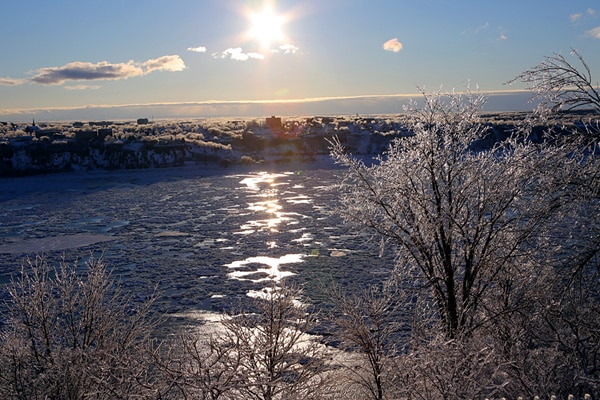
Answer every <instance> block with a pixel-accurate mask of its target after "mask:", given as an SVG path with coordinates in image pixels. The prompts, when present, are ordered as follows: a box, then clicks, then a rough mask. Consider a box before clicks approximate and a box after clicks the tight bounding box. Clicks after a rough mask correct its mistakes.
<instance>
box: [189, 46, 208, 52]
mask: <svg viewBox="0 0 600 400" xmlns="http://www.w3.org/2000/svg"><path fill="white" fill-rule="evenodd" d="M187 49H188V51H193V52H194V53H206V47H204V46H198V47H188V48H187Z"/></svg>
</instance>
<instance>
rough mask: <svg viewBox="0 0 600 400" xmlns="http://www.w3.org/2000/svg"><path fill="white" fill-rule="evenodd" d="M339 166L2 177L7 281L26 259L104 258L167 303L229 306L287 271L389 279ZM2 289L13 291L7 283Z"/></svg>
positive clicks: (312, 292)
mask: <svg viewBox="0 0 600 400" xmlns="http://www.w3.org/2000/svg"><path fill="white" fill-rule="evenodd" d="M340 173H341V171H340V170H339V169H336V168H334V167H333V166H315V165H313V166H298V165H295V166H293V167H292V166H286V165H283V166H281V167H278V168H277V170H275V169H273V168H270V169H266V167H265V169H259V168H256V167H253V168H247V169H223V170H214V171H205V170H198V169H196V168H193V167H185V168H180V169H165V170H144V171H116V172H92V173H86V174H57V175H49V176H36V177H25V178H18V179H0V279H1V280H2V282H7V281H8V280H9V276H10V274H13V273H15V272H16V271H18V269H19V266H20V265H21V263H22V262H23V260H24V259H25V258H26V257H30V258H31V257H35V256H36V254H43V255H44V256H45V257H46V258H47V259H48V260H49V261H51V262H52V263H58V262H59V260H60V259H61V258H62V257H63V256H64V257H65V259H66V260H67V261H73V260H76V259H79V260H85V258H87V257H89V256H90V254H93V255H94V256H96V257H98V256H101V255H102V256H103V258H104V260H105V262H106V264H107V265H109V267H110V268H112V269H113V273H114V275H115V276H116V277H117V278H118V279H120V280H121V281H122V283H123V286H124V287H125V288H127V289H130V290H133V291H134V292H135V293H136V295H138V296H139V299H143V298H144V297H145V296H147V295H148V294H149V293H151V292H152V290H153V288H154V287H155V286H156V287H158V291H159V294H160V300H159V302H158V305H157V306H158V307H159V309H160V311H163V312H168V313H175V312H184V311H189V310H195V309H198V310H206V311H220V310H221V309H222V308H223V306H224V305H226V304H227V303H229V302H230V301H231V300H236V299H240V298H242V299H243V298H244V296H254V295H256V294H257V293H259V292H260V290H261V289H263V288H265V287H267V286H270V285H271V284H272V282H277V281H279V280H280V279H282V278H284V277H289V278H290V279H294V280H296V281H297V282H299V283H301V284H303V285H305V287H306V292H307V293H308V294H309V296H311V299H312V300H313V301H314V302H316V303H318V302H320V301H321V300H322V299H320V297H321V295H320V294H319V293H320V292H319V290H318V288H319V287H320V286H322V285H327V284H328V282H330V281H331V280H332V279H334V280H336V281H339V282H341V283H342V284H344V285H352V284H353V283H357V284H358V283H360V284H363V283H365V282H368V281H370V280H376V279H380V277H381V274H382V273H384V272H385V271H386V270H387V269H388V267H389V262H390V261H389V259H388V260H386V259H383V258H377V252H376V250H374V249H373V247H374V246H372V245H371V244H370V243H368V240H367V239H368V238H367V237H365V236H357V235H355V234H354V233H353V232H352V231H351V230H349V229H348V228H347V227H344V226H343V225H342V224H341V223H340V220H339V218H338V217H337V216H335V215H334V214H333V213H332V209H333V206H334V205H335V201H336V193H335V191H334V190H332V187H333V185H334V184H335V183H336V182H337V180H338V178H337V177H338V176H339V175H340ZM3 295H4V293H3Z"/></svg>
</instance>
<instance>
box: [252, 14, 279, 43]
mask: <svg viewBox="0 0 600 400" xmlns="http://www.w3.org/2000/svg"><path fill="white" fill-rule="evenodd" d="M250 22H251V24H252V27H251V28H250V32H249V36H250V37H251V38H252V39H254V40H257V41H258V42H259V43H260V45H261V46H262V47H263V48H264V49H267V48H269V47H270V46H271V43H274V42H275V43H276V42H282V41H283V40H284V34H283V25H284V23H285V19H284V18H283V17H282V16H280V15H277V14H275V13H274V12H273V9H272V8H271V7H270V6H265V7H264V8H263V9H262V11H260V12H258V13H251V14H250Z"/></svg>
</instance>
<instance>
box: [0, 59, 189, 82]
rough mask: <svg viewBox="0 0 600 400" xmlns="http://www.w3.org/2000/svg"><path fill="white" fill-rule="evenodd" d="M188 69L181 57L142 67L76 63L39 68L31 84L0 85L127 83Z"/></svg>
mask: <svg viewBox="0 0 600 400" xmlns="http://www.w3.org/2000/svg"><path fill="white" fill-rule="evenodd" d="M184 69H185V63H184V62H183V60H182V59H181V57H179V56H178V55H168V56H162V57H159V58H154V59H150V60H147V61H144V62H142V63H136V62H134V61H128V62H126V63H109V62H107V61H101V62H98V63H91V62H85V61H74V62H71V63H68V64H65V65H63V66H60V67H47V68H40V69H38V70H37V71H36V74H35V75H34V76H33V77H31V78H30V79H29V80H24V79H22V80H18V79H10V78H7V79H1V80H0V84H4V85H6V84H11V82H13V83H12V84H23V83H25V82H31V83H39V84H42V85H60V84H63V83H65V82H67V81H92V80H104V79H106V80H116V79H127V78H131V77H135V76H140V75H145V74H149V73H151V72H154V71H170V72H177V71H182V70H184Z"/></svg>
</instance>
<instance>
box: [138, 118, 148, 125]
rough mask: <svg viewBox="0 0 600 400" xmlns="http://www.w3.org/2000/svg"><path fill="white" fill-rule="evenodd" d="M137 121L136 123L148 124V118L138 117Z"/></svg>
mask: <svg viewBox="0 0 600 400" xmlns="http://www.w3.org/2000/svg"><path fill="white" fill-rule="evenodd" d="M137 123H138V125H146V124H148V118H138V120H137Z"/></svg>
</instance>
